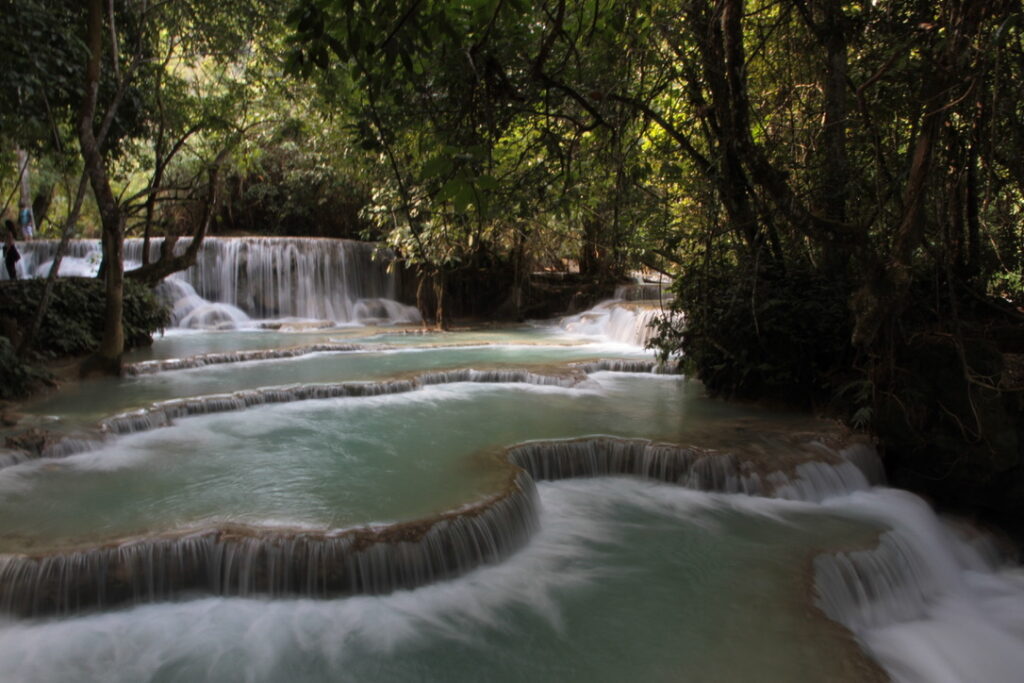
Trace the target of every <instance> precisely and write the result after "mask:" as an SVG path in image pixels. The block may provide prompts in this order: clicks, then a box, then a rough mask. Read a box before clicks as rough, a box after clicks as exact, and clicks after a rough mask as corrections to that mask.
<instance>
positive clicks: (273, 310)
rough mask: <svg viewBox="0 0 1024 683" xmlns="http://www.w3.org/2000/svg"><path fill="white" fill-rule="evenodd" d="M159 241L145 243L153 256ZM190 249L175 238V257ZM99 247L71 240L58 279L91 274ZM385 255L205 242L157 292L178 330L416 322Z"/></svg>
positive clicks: (30, 263)
mask: <svg viewBox="0 0 1024 683" xmlns="http://www.w3.org/2000/svg"><path fill="white" fill-rule="evenodd" d="M160 244H161V240H154V241H152V242H151V245H150V256H151V258H152V259H154V260H155V259H156V258H158V255H159V250H160ZM188 244H189V240H188V239H183V240H181V241H180V242H179V243H178V245H177V246H176V251H177V252H178V253H180V252H181V251H183V250H184V249H185V248H186V247H187V246H188ZM142 248H143V243H142V240H138V239H131V240H125V260H126V267H128V268H131V267H134V266H135V265H137V264H139V263H141V262H142ZM22 251H23V253H24V256H25V260H24V263H23V270H24V272H25V273H26V274H27V275H30V276H32V275H35V276H40V275H44V274H45V273H46V272H47V271H48V270H49V266H50V263H51V262H52V260H53V256H54V254H55V252H56V243H55V242H47V241H36V242H27V243H25V245H24V246H23V248H22ZM99 260H100V259H99V243H98V242H97V241H95V240H74V241H73V242H72V244H71V247H70V249H69V252H68V257H67V258H65V262H64V263H62V266H61V274H62V275H89V274H93V273H95V272H96V269H97V268H98V265H99ZM391 261H392V257H391V254H390V253H389V252H388V251H387V250H384V249H381V248H379V247H378V246H377V245H375V244H372V243H368V242H356V241H352V240H335V239H311V238H302V237H230V238H224V237H208V238H206V240H205V241H204V242H203V247H202V249H201V250H200V251H199V254H198V256H197V258H196V264H195V265H194V266H192V267H191V268H189V269H188V270H185V271H183V272H181V273H176V274H175V275H173V276H171V277H170V278H169V279H168V281H167V283H166V285H165V286H164V288H163V294H164V296H165V297H166V298H167V299H168V302H169V303H170V304H171V306H172V317H173V322H174V324H175V325H177V326H181V327H217V326H223V325H228V326H234V325H237V324H239V323H241V322H244V321H245V320H247V319H249V318H255V319H261V320H266V319H282V318H299V319H305V320H329V321H332V322H338V323H379V322H417V321H419V313H418V312H417V311H416V310H415V309H414V308H413V307H411V306H406V305H403V304H400V303H398V302H397V301H395V300H394V299H395V297H396V296H397V291H398V276H397V274H396V273H395V272H389V271H390V269H389V264H390V263H391Z"/></svg>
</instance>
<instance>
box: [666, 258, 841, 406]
mask: <svg viewBox="0 0 1024 683" xmlns="http://www.w3.org/2000/svg"><path fill="white" fill-rule="evenodd" d="M673 290H674V292H675V295H676V298H675V300H674V302H673V308H675V309H676V310H677V311H682V312H685V313H684V315H685V325H683V326H681V327H670V326H662V329H661V334H660V336H659V338H658V339H657V341H656V346H657V347H658V348H659V349H660V351H661V355H662V356H663V357H666V356H668V355H671V354H681V356H682V358H683V359H684V361H685V362H686V364H687V365H688V367H689V369H690V371H691V372H692V373H693V374H695V376H696V377H697V378H699V379H700V380H701V381H702V382H703V383H704V384H705V386H706V387H707V388H708V390H709V391H710V392H711V393H712V394H716V395H722V396H726V397H737V398H744V399H768V400H773V401H778V402H782V403H786V404H790V405H797V406H803V407H809V406H812V405H822V404H824V403H825V402H828V401H829V400H831V398H832V394H833V391H834V390H835V386H836V382H837V380H838V379H839V378H840V377H841V376H842V373H843V372H844V371H845V370H846V369H847V368H848V367H849V363H850V359H851V357H852V348H851V346H850V331H851V327H852V324H851V316H850V313H849V311H848V309H847V307H846V298H845V293H844V291H843V289H842V288H841V287H839V286H837V284H836V283H835V282H833V281H831V280H829V279H828V278H825V277H822V276H820V275H817V274H815V273H813V272H810V271H807V270H803V271H789V272H787V273H784V274H783V273H779V272H769V273H762V274H761V275H760V276H759V277H754V276H753V275H752V274H751V273H750V272H749V271H747V270H745V269H743V268H740V267H734V266H733V267H730V266H727V265H719V266H718V267H717V268H716V269H715V270H714V272H713V273H710V274H708V273H705V274H702V275H701V276H699V277H698V276H692V275H691V276H685V275H684V276H683V277H681V278H679V279H678V280H677V281H676V282H675V284H674V285H673Z"/></svg>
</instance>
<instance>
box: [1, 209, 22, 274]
mask: <svg viewBox="0 0 1024 683" xmlns="http://www.w3.org/2000/svg"><path fill="white" fill-rule="evenodd" d="M4 225H5V226H6V227H7V235H6V236H5V241H4V267H5V268H7V277H9V278H10V279H12V280H17V279H18V271H17V269H16V268H15V267H14V265H15V264H16V263H17V262H18V261H19V260H21V254H20V253H18V247H16V246H15V245H14V237H15V229H14V221H12V220H11V219H9V218H8V219H7V220H5V221H4Z"/></svg>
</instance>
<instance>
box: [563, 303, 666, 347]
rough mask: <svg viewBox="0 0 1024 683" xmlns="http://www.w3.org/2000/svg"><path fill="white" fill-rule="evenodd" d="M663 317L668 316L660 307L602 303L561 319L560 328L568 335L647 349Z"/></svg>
mask: <svg viewBox="0 0 1024 683" xmlns="http://www.w3.org/2000/svg"><path fill="white" fill-rule="evenodd" d="M666 315H669V313H667V312H666V311H664V310H662V309H661V308H660V307H650V306H643V305H639V304H626V303H623V302H621V301H605V302H602V303H600V304H598V305H597V306H595V307H593V308H591V309H589V310H587V311H584V312H583V313H578V314H577V315H572V316H567V317H565V318H562V319H561V320H560V321H559V326H560V327H561V328H562V329H563V330H565V331H566V332H569V333H570V334H574V335H580V336H584V337H598V338H601V339H606V340H608V341H613V342H618V343H620V344H630V345H633V346H640V347H645V348H646V347H647V346H648V345H649V344H650V342H651V340H652V339H654V335H655V334H656V333H657V324H658V322H659V321H661V320H662V319H664V317H665V316H666Z"/></svg>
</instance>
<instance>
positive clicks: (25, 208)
mask: <svg viewBox="0 0 1024 683" xmlns="http://www.w3.org/2000/svg"><path fill="white" fill-rule="evenodd" d="M18 222H19V223H20V224H21V236H22V237H23V238H24V239H27V240H30V239H32V238H33V237H35V234H36V221H35V218H34V217H33V216H32V207H31V206H29V205H28V204H26V203H25V202H21V211H19V212H18Z"/></svg>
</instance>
